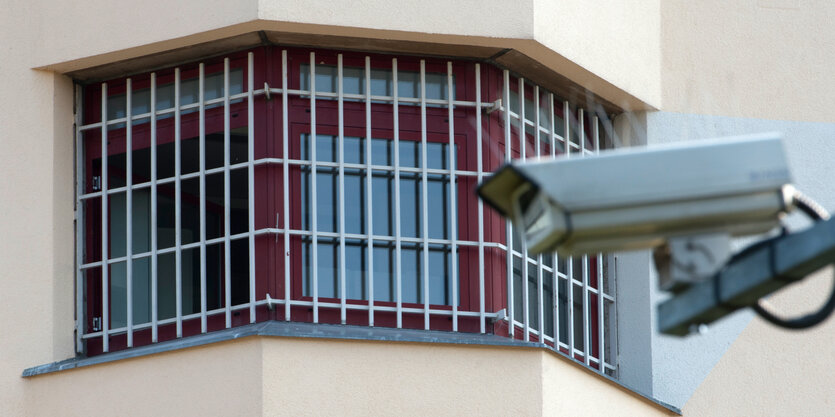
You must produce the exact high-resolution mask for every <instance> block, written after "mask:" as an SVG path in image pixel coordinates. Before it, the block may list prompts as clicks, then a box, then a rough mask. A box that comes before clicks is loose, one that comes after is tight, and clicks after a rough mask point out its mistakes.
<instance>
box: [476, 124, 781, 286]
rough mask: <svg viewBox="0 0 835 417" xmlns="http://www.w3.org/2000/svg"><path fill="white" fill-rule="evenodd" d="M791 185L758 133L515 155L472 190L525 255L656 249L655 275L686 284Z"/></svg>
mask: <svg viewBox="0 0 835 417" xmlns="http://www.w3.org/2000/svg"><path fill="white" fill-rule="evenodd" d="M790 182H791V176H790V174H789V169H788V164H787V162H786V157H785V154H784V151H783V145H782V140H781V137H780V135H779V134H762V135H756V136H745V137H734V138H721V139H712V140H702V141H697V142H693V143H679V144H671V145H664V146H657V147H650V148H641V149H637V148H629V149H618V150H610V151H601V152H600V153H599V154H596V155H591V156H586V157H582V158H556V159H540V160H527V161H514V162H512V163H509V164H507V165H505V166H504V167H503V168H501V169H499V170H498V171H497V172H496V173H495V174H494V175H493V176H492V177H490V178H489V179H488V180H486V181H484V182H483V183H482V184H481V185H480V186H479V188H478V193H479V195H480V196H481V198H482V199H483V200H484V201H485V202H487V203H488V204H489V205H491V206H492V207H493V208H495V209H496V210H498V211H499V212H500V213H501V214H503V215H504V216H506V217H508V218H509V219H510V220H511V221H512V222H513V225H514V227H515V228H517V229H518V230H519V231H520V232H521V234H522V237H523V238H524V240H525V242H526V244H527V249H528V251H529V252H530V253H534V254H536V253H542V252H552V251H558V252H560V253H562V254H565V255H572V254H574V255H576V254H585V253H597V252H611V251H623V250H635V249H646V248H661V250H657V251H656V265H657V266H658V267H659V271H660V272H661V275H662V277H664V278H665V279H671V280H672V281H684V282H688V281H695V280H698V279H701V278H703V277H705V276H709V275H711V274H713V273H714V272H715V271H716V270H717V269H718V268H720V267H721V266H722V265H724V264H725V261H726V260H727V259H728V258H729V256H730V239H731V238H732V237H737V236H742V235H750V234H758V233H763V232H767V231H769V230H771V229H773V228H774V227H776V226H777V225H778V224H779V221H780V217H781V215H782V214H783V213H785V212H786V211H788V210H789V209H790V207H791V204H792V195H793V188H792V187H791V185H789V183H790ZM665 254H666V255H665ZM682 260H684V261H682ZM677 261H678V262H677ZM664 285H665V284H664V283H662V287H664Z"/></svg>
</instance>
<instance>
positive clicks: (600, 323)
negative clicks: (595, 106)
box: [592, 116, 606, 374]
mask: <svg viewBox="0 0 835 417" xmlns="http://www.w3.org/2000/svg"><path fill="white" fill-rule="evenodd" d="M593 123H594V125H592V132H593V133H592V134H593V135H594V153H600V121H599V120H598V118H597V116H594V118H593ZM604 327H605V317H604V316H603V254H602V253H598V254H597V359H598V360H599V361H600V362H599V364H600V367H599V371H600V373H603V374H605V373H606V366H605V364H606V349H605V346H606V344H605V341H606V339H605V337H606V335H605V333H604V331H603V329H604Z"/></svg>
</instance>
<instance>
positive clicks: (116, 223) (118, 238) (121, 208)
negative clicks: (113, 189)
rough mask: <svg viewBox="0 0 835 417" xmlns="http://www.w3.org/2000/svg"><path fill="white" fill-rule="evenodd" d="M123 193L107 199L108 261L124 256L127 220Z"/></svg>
mask: <svg viewBox="0 0 835 417" xmlns="http://www.w3.org/2000/svg"><path fill="white" fill-rule="evenodd" d="M125 198H126V197H125V193H124V192H122V193H118V194H112V195H111V196H110V197H109V198H108V203H109V205H110V206H109V207H108V210H109V215H108V218H109V220H110V222H109V223H110V224H109V225H108V230H109V231H110V256H109V258H110V259H113V258H119V257H122V256H125V251H126V248H127V246H126V243H127V219H126V217H125V216H126V214H127V213H126V210H125V209H126V204H125V201H126V200H125Z"/></svg>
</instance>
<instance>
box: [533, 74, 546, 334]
mask: <svg viewBox="0 0 835 417" xmlns="http://www.w3.org/2000/svg"><path fill="white" fill-rule="evenodd" d="M533 96H534V102H535V103H536V106H535V107H534V111H536V114H535V116H534V119H535V120H534V125H536V129H535V130H534V132H535V134H534V141H535V143H536V156H537V158H539V157H542V145H541V141H540V139H539V130H540V129H539V127H540V120H539V117H540V116H539V115H540V113H541V112H540V106H541V105H542V103H541V102H540V101H539V86H538V85H537V86H534V94H533ZM542 267H543V262H542V254H539V255H538V256H537V260H536V296H537V306H539V308H537V310H539V317H538V318H537V330H538V331H539V338H538V340H537V341H538V342H539V343H541V344H545V303H544V301H545V299H544V296H543V292H544V291H543V285H542Z"/></svg>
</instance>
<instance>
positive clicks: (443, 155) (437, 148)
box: [426, 142, 449, 169]
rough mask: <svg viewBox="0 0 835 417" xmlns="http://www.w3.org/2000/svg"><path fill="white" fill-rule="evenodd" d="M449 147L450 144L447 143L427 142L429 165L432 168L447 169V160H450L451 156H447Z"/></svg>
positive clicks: (427, 160) (427, 161) (427, 162)
mask: <svg viewBox="0 0 835 417" xmlns="http://www.w3.org/2000/svg"><path fill="white" fill-rule="evenodd" d="M448 148H449V144H446V143H439V142H428V143H427V144H426V165H427V167H428V168H432V169H446V168H447V161H449V156H447V149H448Z"/></svg>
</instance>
